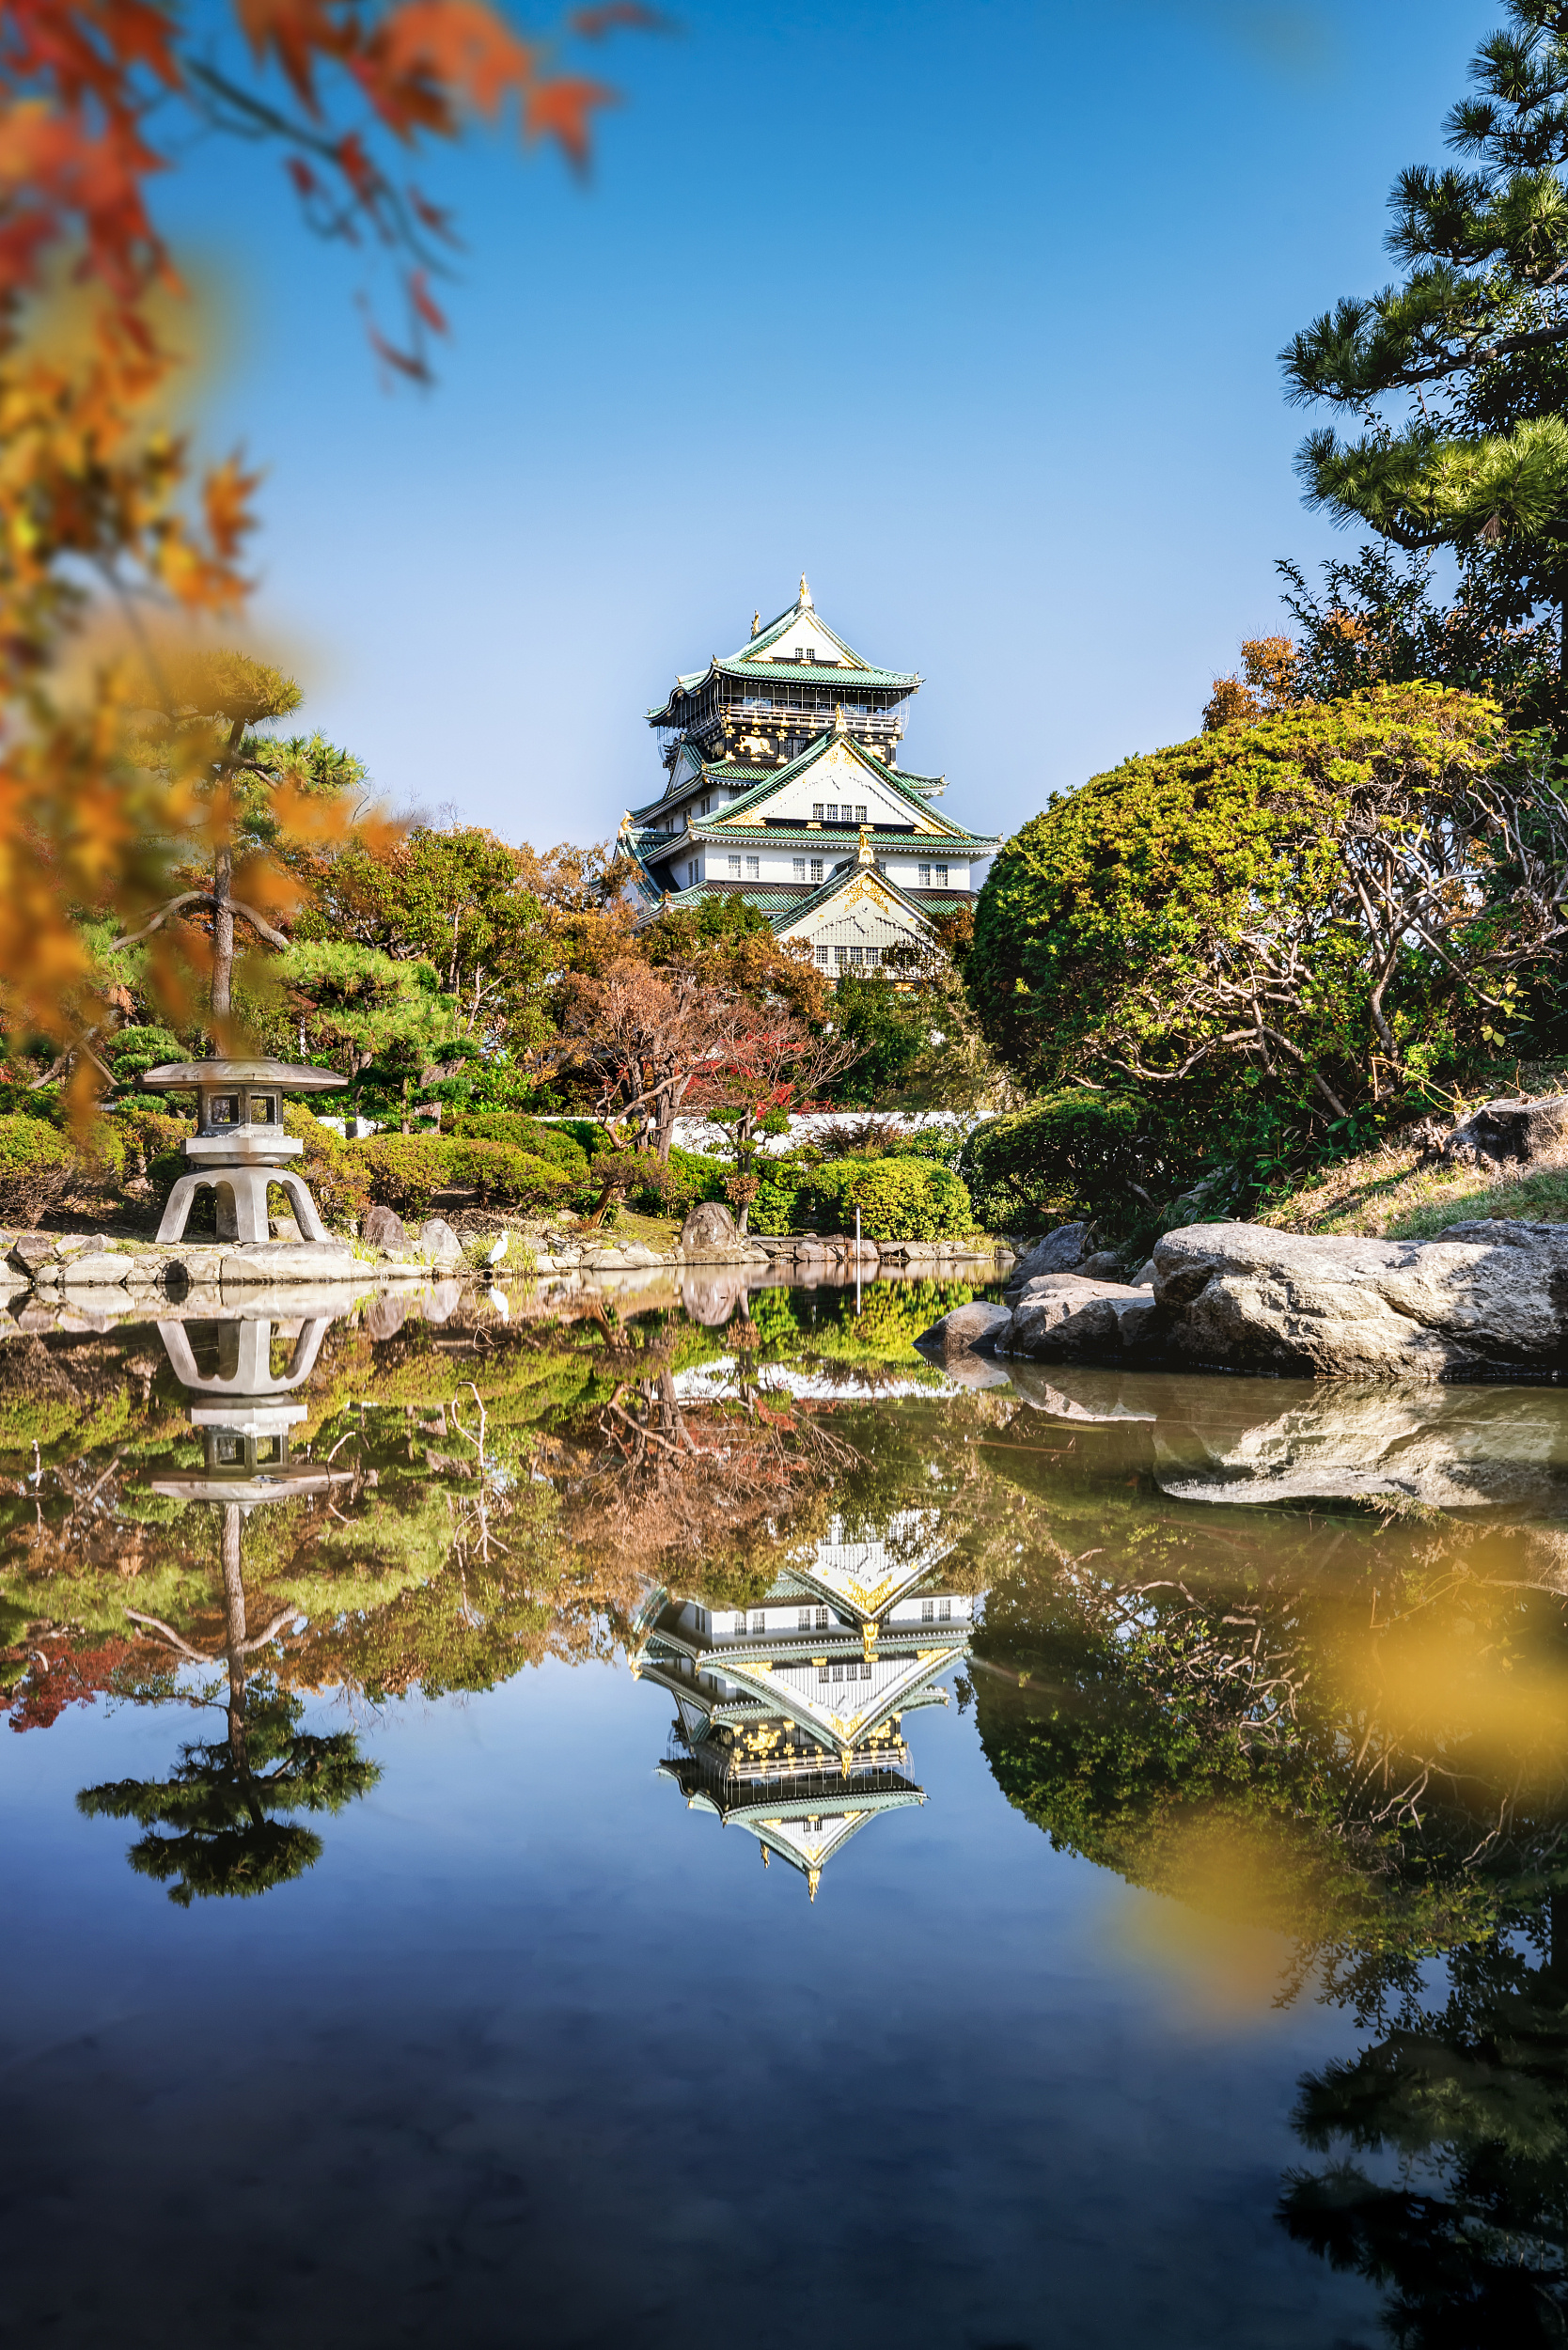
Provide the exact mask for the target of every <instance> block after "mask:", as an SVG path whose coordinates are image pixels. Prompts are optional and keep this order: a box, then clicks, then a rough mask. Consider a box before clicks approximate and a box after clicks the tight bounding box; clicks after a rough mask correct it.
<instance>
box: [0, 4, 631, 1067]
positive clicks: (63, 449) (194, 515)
mask: <svg viewBox="0 0 1568 2350" xmlns="http://www.w3.org/2000/svg"><path fill="white" fill-rule="evenodd" d="M231 6H232V16H233V22H234V24H235V27H236V29H237V30H238V32H239V34H240V36H241V37H242V57H243V58H244V57H248V60H249V65H248V69H247V67H246V65H245V64H244V63H243V62H242V63H241V64H240V66H239V68H238V69H237V70H236V71H227V70H225V68H224V67H223V66H222V64H221V62H219V61H218V60H219V59H220V58H221V48H219V47H214V46H213V45H212V41H211V35H212V31H213V29H214V28H213V24H212V17H211V14H210V13H209V14H208V15H206V16H204V17H203V18H202V19H201V21H200V22H199V23H196V22H195V21H193V18H192V15H191V14H190V12H188V11H186V10H184V9H183V8H179V7H177V6H176V5H175V0H0V446H3V447H4V450H5V462H4V465H3V466H0V1023H3V1025H4V1026H5V1027H6V1029H7V1030H8V1032H9V1033H10V1034H11V1035H12V1036H13V1037H21V1036H25V1035H27V1034H33V1035H41V1036H44V1037H48V1038H51V1039H53V1040H54V1041H55V1042H61V1043H66V1044H69V1043H71V1042H72V1040H73V1039H75V1038H76V1037H78V1036H79V1035H80V1034H81V1033H82V1029H83V1027H84V1026H85V1025H90V1023H91V1021H92V1020H93V1019H94V1018H95V1017H102V1014H103V1012H104V1011H105V1010H106V1009H107V1004H106V998H105V996H104V994H103V991H102V987H101V986H100V985H99V984H98V981H97V977H96V974H95V972H94V970H93V968H92V964H91V957H90V954H89V950H88V948H87V945H86V941H85V939H84V937H83V935H82V933H81V931H80V929H79V928H78V926H77V923H76V921H75V919H74V918H73V917H74V916H76V915H78V914H79V913H81V912H83V911H88V912H92V913H96V914H101V915H107V916H109V917H112V918H114V919H115V920H116V921H117V922H118V923H119V924H121V925H124V926H128V925H129V924H130V923H132V922H133V920H134V919H135V918H137V917H139V916H141V915H143V914H145V912H146V910H147V909H148V908H149V906H150V905H151V904H152V903H154V902H155V901H156V900H157V899H158V897H159V896H160V895H162V894H163V893H164V891H165V887H166V885H167V880H168V862H169V860H168V856H167V854H166V853H165V852H160V851H159V850H158V849H157V848H156V847H155V845H154V844H155V843H157V842H159V841H163V842H165V843H166V842H167V841H168V840H169V838H171V836H178V835H180V834H181V833H184V834H185V835H186V836H187V838H188V836H189V835H190V834H191V832H192V831H193V829H194V830H195V831H196V833H197V834H211V833H212V831H213V828H214V827H215V826H217V825H218V824H219V823H220V821H221V816H222V807H221V803H222V798H223V793H222V791H215V790H214V789H213V788H212V787H213V785H214V783H221V782H222V781H223V778H224V770H223V764H222V760H221V758H220V759H219V760H218V762H217V764H216V766H214V765H213V764H212V761H211V760H209V761H208V763H207V764H206V766H205V767H204V766H203V764H202V762H201V760H199V759H198V758H196V755H195V753H194V752H193V751H192V750H191V747H190V745H189V744H187V745H186V746H185V750H186V754H187V755H184V756H182V758H181V760H180V761H178V762H176V764H175V766H174V768H173V769H172V770H171V769H170V768H169V767H168V765H167V764H166V763H165V765H164V766H162V767H161V768H159V769H158V770H157V771H156V772H149V770H147V769H146V768H144V767H143V765H142V764H141V763H140V761H139V759H138V757H137V755H136V744H135V739H134V734H133V728H132V725H131V721H132V718H133V697H134V691H135V688H134V684H133V680H132V679H131V678H130V676H129V675H128V670H127V665H126V664H125V662H124V661H123V660H121V659H118V658H116V657H114V656H113V655H112V653H109V652H101V653H100V655H99V657H98V658H97V659H96V661H95V662H94V663H93V664H92V665H91V666H90V668H89V671H88V674H87V675H86V679H85V681H81V682H78V683H77V684H76V686H75V687H74V688H73V689H71V690H67V688H66V686H65V685H64V684H63V682H62V680H61V677H60V673H59V672H60V659H61V654H62V650H63V649H64V646H65V642H66V639H67V638H68V637H69V636H70V635H71V633H72V632H74V631H78V630H79V629H80V628H81V626H82V623H83V621H84V619H86V615H87V610H88V598H87V595H86V590H85V588H84V587H83V585H82V582H83V580H84V578H86V577H91V576H92V575H93V574H95V573H96V574H97V576H98V577H99V578H100V579H101V580H103V581H105V582H108V581H112V582H113V584H114V587H115V589H116V591H117V594H118V597H119V598H120V600H121V601H122V602H123V600H124V599H125V598H126V597H127V596H132V597H141V598H143V599H148V598H150V599H151V600H152V602H153V603H155V604H156V605H159V606H161V607H162V608H163V610H164V612H165V614H170V613H172V614H175V615H182V616H184V617H185V618H186V619H189V620H210V619H212V618H213V617H227V616H231V615H233V614H234V613H236V612H237V611H238V610H239V609H240V608H241V607H242V606H243V603H244V599H245V595H246V592H247V587H248V583H247V581H246V580H245V578H244V576H243V572H242V569H241V563H242V558H243V549H244V545H245V542H246V538H247V535H248V533H249V531H250V530H251V528H252V526H253V515H252V510H251V502H252V499H253V496H254V493H255V490H256V486H257V477H256V475H255V474H254V473H253V472H251V471H249V470H248V469H247V468H246V466H245V465H244V464H243V462H242V460H241V459H240V458H239V457H238V456H233V457H230V458H229V459H227V461H226V462H223V463H221V464H219V465H217V466H215V467H213V468H212V469H211V470H210V471H209V472H207V474H206V475H205V477H204V478H201V479H200V480H199V481H195V480H193V478H192V466H191V456H190V450H189V447H188V445H187V443H186V441H185V440H184V439H183V438H182V437H181V436H180V435H179V434H178V433H176V432H173V431H170V430H169V429H168V427H167V426H166V424H165V422H164V421H163V418H162V415H161V413H160V410H161V406H162V404H163V402H164V401H165V399H166V397H167V393H168V389H169V384H170V378H171V376H172V375H173V373H174V372H175V370H176V369H177V368H178V366H179V364H180V360H179V356H178V354H177V353H176V352H174V351H173V350H171V348H170V347H169V345H168V343H167V341H166V339H165V335H164V333H163V331H162V329H161V326H160V323H159V321H158V319H157V317H156V315H155V305H156V304H157V303H159V302H162V303H163V304H165V305H166V304H167V303H168V302H169V301H170V300H171V299H173V298H177V297H178V296H179V293H180V284H179V279H178V276H177V274H176V273H175V271H174V269H173V267H172V264H171V262H170V259H169V256H168V253H167V249H166V246H165V241H164V238H163V236H162V234H161V232H160V230H159V228H158V227H157V224H156V222H155V220H154V218H153V215H152V212H151V211H150V209H149V189H150V188H151V186H152V185H153V183H154V181H155V179H156V175H158V174H159V173H161V172H164V171H166V170H167V169H169V168H170V167H171V165H172V164H173V162H174V160H175V157H176V154H177V152H178V144H177V142H183V141H185V140H187V138H188V133H189V131H190V128H191V124H192V118H196V119H197V120H199V121H200V122H202V123H203V124H205V125H207V126H211V127H216V128H218V129H220V130H227V131H231V132H240V133H244V134H245V135H246V136H247V138H249V139H250V140H252V141H254V140H256V139H257V138H270V139H273V140H274V141H276V142H277V143H278V144H280V145H281V146H282V147H283V148H284V149H285V150H286V154H285V162H286V164H287V168H288V171H289V176H290V180H291V181H292V183H293V186H294V189H295V191H296V194H297V195H298V196H299V198H300V201H301V204H302V206H303V208H304V210H305V212H306V219H307V221H308V222H309V223H310V225H311V226H313V227H316V228H318V229H320V230H321V231H323V232H324V233H327V234H335V235H341V236H345V237H348V238H349V239H351V240H353V241H355V242H361V241H363V240H365V239H367V238H368V240H369V241H370V242H372V243H378V244H380V245H381V246H383V247H384V248H386V249H387V250H388V251H389V252H390V253H391V254H392V256H393V258H394V260H395V262H396V265H397V268H398V271H399V276H400V284H401V287H402V291H403V295H404V300H405V304H406V318H407V324H406V329H405V333H404V336H403V337H402V338H401V339H399V340H391V339H388V337H386V336H384V335H383V334H382V333H381V332H380V330H379V329H378V328H376V327H375V326H374V325H372V326H371V328H370V336H371V340H372V343H373V346H374V347H375V348H376V350H377V351H378V352H380V353H381V355H382V356H383V357H384V360H385V361H386V362H387V363H388V364H389V365H391V366H393V367H395V368H398V369H399V370H400V371H401V372H402V373H405V374H408V375H413V376H416V377H421V378H422V377H425V376H427V375H428V373H429V369H428V366H427V362H426V357H425V337H427V336H428V335H430V334H439V333H441V332H443V331H444V328H445V320H444V318H443V316H442V312H441V310H440V308H439V306H438V305H437V303H436V302H435V300H434V297H433V296H432V294H431V290H430V278H431V274H432V272H436V271H439V269H440V267H441V261H440V258H439V254H438V252H437V251H436V249H435V247H436V245H437V244H440V243H450V241H451V238H450V229H449V227H448V224H447V216H446V214H445V213H444V212H443V211H441V209H440V208H439V207H438V206H436V205H433V204H431V203H430V202H429V201H428V200H427V199H426V198H425V197H424V196H421V195H420V194H419V192H418V191H417V190H416V188H414V187H413V186H412V185H407V184H404V185H400V184H399V183H398V181H397V180H395V179H394V178H393V177H392V174H391V171H390V168H389V166H388V165H384V164H383V162H382V161H381V160H380V157H379V152H378V149H379V147H380V146H381V145H383V144H384V143H386V142H388V141H390V143H391V151H392V152H397V151H398V150H407V149H412V148H413V147H414V146H416V144H417V142H418V140H419V138H420V137H421V136H424V135H433V136H439V137H442V138H455V137H457V136H459V135H461V134H462V132H463V127H464V125H465V122H466V121H467V120H469V119H471V118H474V117H476V116H478V117H483V118H486V119H489V120H495V119H497V118H499V117H500V116H501V115H502V114H503V112H504V111H505V110H506V109H507V108H508V107H510V108H511V109H513V110H514V113H515V118H516V122H517V126H518V129H519V131H520V133H523V134H525V135H526V136H527V137H528V138H530V139H532V138H539V137H545V138H549V139H552V140H554V142H555V143H556V144H557V147H558V148H559V149H560V151H561V152H562V154H563V155H564V156H565V157H566V158H567V159H568V160H569V161H570V162H571V163H572V164H573V166H575V167H579V168H580V167H581V165H582V164H583V163H584V161H585V158H586V155H587V151H588V123H589V120H590V118H591V115H592V112H593V110H594V109H595V108H597V107H599V106H602V105H604V104H606V103H608V102H609V101H610V99H611V98H612V97H613V95H614V93H613V92H611V91H610V90H608V89H607V88H604V87H603V86H600V85H598V84H595V83H590V82H587V81H585V80H583V79H582V78H581V77H580V76H579V75H576V74H574V73H572V71H569V70H567V69H566V67H565V66H564V65H563V63H562V62H561V61H560V56H559V51H560V40H559V39H558V38H557V39H535V40H527V39H522V38H520V37H519V35H518V34H517V33H516V32H515V31H514V30H513V28H512V27H511V26H510V24H508V23H507V21H506V18H505V16H504V15H503V14H502V13H501V11H500V9H499V8H495V7H492V6H490V5H488V0H231ZM652 21H653V20H652V18H651V13H650V12H649V11H647V10H644V9H641V8H601V9H595V10H589V11H588V13H587V14H586V15H585V16H583V17H581V18H580V19H578V20H576V21H574V22H573V23H571V24H569V25H568V26H567V28H566V31H567V34H568V36H571V35H575V36H576V37H577V38H580V39H590V40H596V39H600V38H602V37H603V36H604V34H605V33H607V32H609V31H611V30H612V29H614V28H615V27H616V26H617V25H620V24H650V23H651V22H652ZM274 69H275V72H276V76H277V78H278V79H279V80H280V81H281V83H282V85H283V88H284V92H285V93H286V94H285V95H284V96H283V97H282V99H281V102H280V101H279V99H278V97H276V96H275V95H274V93H273V91H272V89H271V88H270V87H269V82H268V76H269V72H270V71H272V70H274ZM432 240H433V241H435V243H432V242H431V241H432ZM68 276H69V278H70V279H71V281H72V282H73V283H74V284H75V285H76V286H78V287H79V288H81V289H82V290H83V292H82V294H81V295H80V296H78V297H76V298H75V310H74V312H73V314H72V317H71V325H70V331H65V330H64V329H62V326H61V322H60V321H61V315H62V313H63V312H64V311H65V310H66V309H68V308H69V307H70V305H62V303H61V301H60V299H59V293H58V290H59V288H60V286H61V285H62V284H63V282H64V281H65V280H66V279H67V277H68ZM52 290H53V291H52ZM296 797H301V795H296ZM279 813H280V814H282V815H284V816H285V818H286V821H287V822H288V823H290V824H296V825H298V826H299V827H301V828H302V832H303V837H306V838H315V839H318V840H320V839H321V838H325V837H326V835H325V832H324V831H323V827H328V828H329V827H330V823H331V821H333V820H332V819H330V818H329V816H328V814H327V812H326V811H325V810H324V809H323V807H322V806H321V803H320V802H319V801H318V802H314V803H311V804H310V805H309V806H308V807H307V806H306V805H304V804H303V799H302V804H300V805H295V803H294V801H291V800H289V799H288V798H287V795H285V799H284V800H283V801H282V802H280V806H279ZM252 878H253V879H254V878H255V877H252ZM257 885H258V886H259V882H258V883H257ZM268 902H269V903H270V904H271V905H273V906H274V908H275V907H277V906H278V905H279V902H280V901H279V899H278V896H277V894H276V890H275V887H274V894H273V895H272V896H271V897H270V898H269V901H268Z"/></svg>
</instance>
